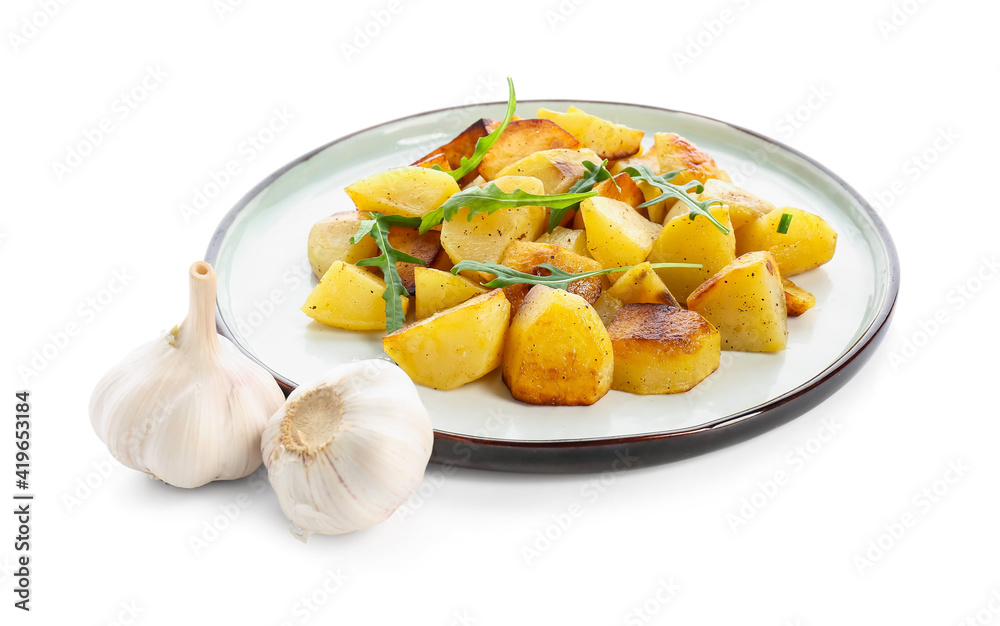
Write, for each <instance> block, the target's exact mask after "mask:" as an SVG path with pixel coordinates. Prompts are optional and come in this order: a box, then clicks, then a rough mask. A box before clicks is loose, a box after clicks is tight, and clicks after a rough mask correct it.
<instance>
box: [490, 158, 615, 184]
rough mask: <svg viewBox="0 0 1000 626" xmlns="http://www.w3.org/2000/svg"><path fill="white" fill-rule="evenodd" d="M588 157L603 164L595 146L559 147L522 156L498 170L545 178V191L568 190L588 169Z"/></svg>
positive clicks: (506, 173)
mask: <svg viewBox="0 0 1000 626" xmlns="http://www.w3.org/2000/svg"><path fill="white" fill-rule="evenodd" d="M584 161H590V162H591V163H594V164H599V163H600V162H601V159H600V158H598V156H597V155H596V154H595V153H594V151H593V150H588V149H586V148H584V149H582V150H568V149H566V148H555V149H553V150H542V151H540V152H533V153H532V154H529V155H528V156H526V157H524V158H523V159H519V160H517V161H515V162H513V163H511V164H510V165H508V166H507V167H505V168H503V169H502V170H500V171H499V172H498V173H497V177H498V178H500V177H503V176H531V177H534V178H537V179H538V180H540V181H542V185H544V186H545V193H547V194H557V193H566V192H567V191H569V188H570V187H572V186H573V184H574V183H576V182H577V181H578V180H580V179H581V178H583V177H584V175H586V173H587V168H586V167H584V165H583V163H584Z"/></svg>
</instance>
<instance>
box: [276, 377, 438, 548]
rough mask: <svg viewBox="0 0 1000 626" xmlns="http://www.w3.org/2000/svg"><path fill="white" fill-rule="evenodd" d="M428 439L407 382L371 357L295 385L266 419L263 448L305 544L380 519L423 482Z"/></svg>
mask: <svg viewBox="0 0 1000 626" xmlns="http://www.w3.org/2000/svg"><path fill="white" fill-rule="evenodd" d="M433 445H434V429H433V427H432V426H431V420H430V416H428V414H427V409H426V408H424V405H423V403H422V402H421V401H420V397H419V396H418V395H417V389H416V387H415V386H414V384H413V381H411V380H410V377H409V376H407V375H406V373H405V372H403V370H401V369H399V368H398V367H397V366H396V365H394V364H392V363H389V362H388V361H382V360H377V359H372V360H368V361H356V362H354V363H347V364H344V365H338V366H337V367H335V368H333V369H332V370H330V371H329V372H327V374H326V375H325V376H323V377H322V378H321V379H319V380H317V381H315V382H313V383H312V384H309V385H303V386H300V387H299V388H298V389H296V390H295V391H293V392H292V394H291V395H290V396H288V400H287V401H286V402H285V405H284V406H283V407H281V409H279V410H278V412H277V413H275V414H274V416H273V417H272V418H271V421H269V422H268V424H267V429H266V430H265V431H264V437H263V443H262V452H263V456H264V465H266V466H267V474H268V477H269V478H270V481H271V487H273V488H274V491H275V492H276V493H277V494H278V500H279V502H280V503H281V510H282V511H284V513H285V515H286V516H287V517H288V519H289V520H291V522H292V523H293V524H295V526H297V527H298V528H299V529H301V532H296V534H297V536H298V538H300V539H302V540H303V541H305V540H308V539H309V536H310V535H311V534H313V533H319V534H325V535H337V534H341V533H347V532H351V531H354V530H361V529H363V528H368V527H370V526H374V525H375V524H378V523H379V522H382V521H384V520H385V519H386V518H388V517H389V516H390V515H392V512H393V511H395V510H396V509H397V508H399V506H400V505H401V504H403V503H404V502H405V501H406V499H407V498H409V497H410V495H412V494H413V492H414V490H416V488H417V487H418V486H419V485H420V483H421V481H422V480H423V477H424V470H425V469H426V467H427V462H428V461H429V460H430V455H431V448H432V447H433Z"/></svg>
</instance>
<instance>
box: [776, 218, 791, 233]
mask: <svg viewBox="0 0 1000 626" xmlns="http://www.w3.org/2000/svg"><path fill="white" fill-rule="evenodd" d="M791 225H792V214H791V213H782V214H781V221H780V222H778V232H779V233H780V234H782V235H787V234H788V227H789V226H791Z"/></svg>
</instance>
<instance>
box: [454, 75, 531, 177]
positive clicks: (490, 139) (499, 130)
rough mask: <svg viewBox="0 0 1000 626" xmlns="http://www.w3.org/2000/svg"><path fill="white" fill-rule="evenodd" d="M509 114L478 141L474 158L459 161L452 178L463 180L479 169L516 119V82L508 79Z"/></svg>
mask: <svg viewBox="0 0 1000 626" xmlns="http://www.w3.org/2000/svg"><path fill="white" fill-rule="evenodd" d="M507 92H508V93H507V113H506V114H505V115H504V117H503V121H502V122H500V125H499V126H497V127H496V128H495V129H494V130H493V132H492V133H490V134H489V135H486V136H485V137H480V138H479V140H478V141H476V149H475V150H474V151H473V152H472V157H471V158H470V157H462V160H461V161H459V164H458V169H456V170H452V171H450V172H448V173H449V174H451V177H452V178H454V179H455V180H462V177H463V176H465V175H466V174H468V173H469V172H471V171H472V170H474V169H476V168H477V167H479V163H480V162H482V160H483V157H484V156H486V153H487V152H488V151H489V149H490V148H492V147H493V144H495V143H496V142H497V139H499V138H500V135H501V134H503V131H504V130H505V129H506V128H507V124H510V121H511V119H513V117H514V109H515V108H517V98H516V97H515V96H514V81H513V80H512V79H511V78H510V76H508V77H507ZM434 169H438V170H439V169H441V167H440V166H437V165H435V166H434Z"/></svg>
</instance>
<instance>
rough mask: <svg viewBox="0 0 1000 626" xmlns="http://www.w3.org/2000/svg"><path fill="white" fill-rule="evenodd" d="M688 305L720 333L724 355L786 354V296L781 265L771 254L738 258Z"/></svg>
mask: <svg viewBox="0 0 1000 626" xmlns="http://www.w3.org/2000/svg"><path fill="white" fill-rule="evenodd" d="M687 305H688V309H690V310H692V311H696V312H697V313H700V314H701V315H702V316H703V317H704V318H705V319H707V320H708V321H709V322H711V323H712V325H713V326H715V327H716V328H717V329H718V330H719V333H720V334H721V335H722V349H723V350H741V351H744V352H776V351H778V350H784V349H785V344H786V341H787V338H788V310H787V307H786V304H785V290H784V288H783V287H782V285H781V273H780V272H779V270H778V263H777V261H776V260H775V258H774V256H773V255H772V254H771V253H770V252H748V253H746V254H744V255H742V256H740V257H739V258H737V259H736V260H735V261H733V262H732V263H730V264H729V265H727V266H726V267H724V268H722V269H721V270H719V271H718V273H716V274H715V275H714V276H712V277H711V278H709V279H708V280H707V281H705V283H704V284H702V285H701V286H700V287H698V288H697V289H695V290H694V293H692V294H691V295H690V296H689V297H688V299H687Z"/></svg>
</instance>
